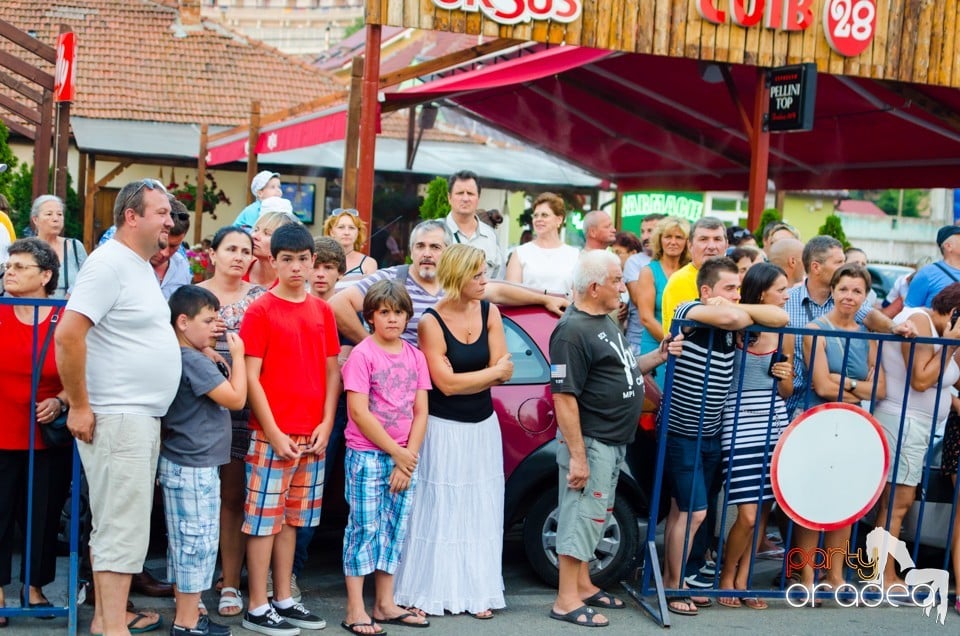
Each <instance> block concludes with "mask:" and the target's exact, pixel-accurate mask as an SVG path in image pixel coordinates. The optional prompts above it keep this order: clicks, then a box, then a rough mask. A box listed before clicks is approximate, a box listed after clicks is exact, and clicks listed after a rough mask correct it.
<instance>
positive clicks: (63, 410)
mask: <svg viewBox="0 0 960 636" xmlns="http://www.w3.org/2000/svg"><path fill="white" fill-rule="evenodd" d="M53 399H54V400H56V401H57V402H59V403H60V412H61V413H66V412H67V403H66V402H64V401H63V400H61V399H60V396H58V395H54V396H53Z"/></svg>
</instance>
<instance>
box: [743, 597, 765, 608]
mask: <svg viewBox="0 0 960 636" xmlns="http://www.w3.org/2000/svg"><path fill="white" fill-rule="evenodd" d="M740 602H741V603H743V605H744V607H749V608H750V609H752V610H765V609H767V607H768V605H767V602H766V601H764V600H763V599H762V598H757V597H753V598H742V599H740Z"/></svg>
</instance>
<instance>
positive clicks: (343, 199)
mask: <svg viewBox="0 0 960 636" xmlns="http://www.w3.org/2000/svg"><path fill="white" fill-rule="evenodd" d="M362 90H363V58H362V57H355V58H353V67H352V68H351V71H350V99H349V102H348V106H347V138H346V139H345V140H344V151H343V183H342V184H341V187H340V207H342V208H352V207H356V205H357V155H358V154H359V145H360V93H361V91H362Z"/></svg>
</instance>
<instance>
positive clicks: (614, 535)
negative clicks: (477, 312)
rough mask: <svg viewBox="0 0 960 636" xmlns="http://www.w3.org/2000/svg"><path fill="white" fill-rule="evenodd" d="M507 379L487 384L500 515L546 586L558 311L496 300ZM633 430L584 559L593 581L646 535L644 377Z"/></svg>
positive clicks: (610, 578)
mask: <svg viewBox="0 0 960 636" xmlns="http://www.w3.org/2000/svg"><path fill="white" fill-rule="evenodd" d="M500 311H501V312H502V314H503V317H504V320H503V324H504V329H505V331H506V337H507V350H508V351H509V352H510V354H511V358H512V360H513V378H511V380H510V381H509V382H508V383H506V384H504V385H502V386H497V387H494V388H493V390H492V393H493V405H494V408H495V409H496V411H497V417H499V419H500V429H501V432H502V435H503V468H504V474H505V477H506V496H505V506H504V517H505V518H504V521H505V523H506V526H507V527H510V526H511V525H513V524H514V523H516V522H519V521H521V520H522V521H523V541H524V547H525V550H526V553H527V559H528V560H529V561H530V565H531V566H533V569H534V570H535V571H536V572H537V574H538V575H539V576H540V577H541V578H542V579H543V580H544V581H545V582H546V583H547V584H549V585H551V586H555V585H556V584H557V552H556V537H557V533H556V531H557V516H556V512H557V499H558V494H557V479H558V477H557V462H556V454H557V441H556V435H557V420H556V416H555V414H554V410H553V399H552V398H551V395H550V361H549V353H550V334H551V333H552V332H553V328H554V326H555V325H556V324H557V320H558V318H557V317H556V316H554V315H553V314H550V313H549V312H547V311H546V310H544V309H543V308H541V307H501V308H500ZM644 398H645V399H644V413H643V416H642V417H641V421H640V422H637V426H638V427H640V430H639V431H638V434H637V439H636V441H635V442H634V443H633V444H632V445H631V446H630V447H629V448H628V450H627V460H626V463H625V465H624V468H623V471H622V472H621V474H620V481H619V484H618V486H617V498H616V502H615V504H614V509H613V517H612V519H611V520H610V522H609V523H608V524H607V525H606V527H605V528H604V530H603V540H602V541H601V544H600V546H599V547H598V548H597V551H596V554H595V558H594V560H593V561H591V563H590V571H591V574H592V576H593V580H594V582H595V583H596V584H597V585H600V586H601V587H602V586H604V585H606V584H608V583H610V582H616V581H619V580H620V579H622V578H625V575H626V574H627V572H628V570H630V568H631V566H633V565H634V562H635V558H636V557H637V556H638V553H639V547H640V546H641V544H642V542H643V541H644V540H645V539H646V526H647V518H648V515H649V501H650V490H651V485H652V483H653V469H654V464H655V461H654V460H655V452H654V449H655V444H656V440H655V438H654V436H653V435H654V431H653V429H654V428H655V426H654V424H655V421H656V415H657V410H658V408H659V405H660V390H659V388H658V387H657V385H656V383H655V382H653V381H652V380H650V378H646V388H645V391H644Z"/></svg>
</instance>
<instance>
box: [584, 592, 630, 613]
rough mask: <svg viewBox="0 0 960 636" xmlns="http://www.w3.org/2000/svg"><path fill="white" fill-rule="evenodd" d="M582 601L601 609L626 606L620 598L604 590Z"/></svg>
mask: <svg viewBox="0 0 960 636" xmlns="http://www.w3.org/2000/svg"><path fill="white" fill-rule="evenodd" d="M583 602H584V603H586V604H587V605H589V606H590V607H599V608H601V609H625V608H626V607H627V605H626V604H625V603H624V602H623V601H622V600H620V599H619V598H617V597H616V596H614V595H613V594H609V593H608V592H605V591H604V590H600V591H599V592H597V593H596V594H594V595H593V596H591V597H590V598H585V599H583Z"/></svg>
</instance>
